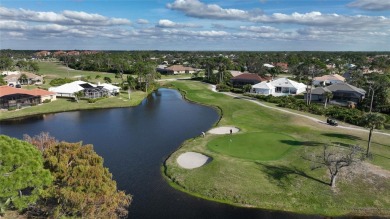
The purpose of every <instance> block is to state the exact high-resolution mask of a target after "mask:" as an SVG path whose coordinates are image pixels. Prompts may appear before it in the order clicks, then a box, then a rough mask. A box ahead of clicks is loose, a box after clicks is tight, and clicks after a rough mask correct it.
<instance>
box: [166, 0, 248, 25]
mask: <svg viewBox="0 0 390 219" xmlns="http://www.w3.org/2000/svg"><path fill="white" fill-rule="evenodd" d="M167 7H168V8H169V9H172V10H178V11H182V12H184V13H185V14H186V15H188V16H191V17H197V18H210V19H227V20H244V19H247V18H249V16H250V13H249V12H248V11H244V10H239V9H224V8H221V7H220V6H218V5H216V4H204V3H202V2H200V1H199V0H175V2H173V3H168V4H167Z"/></svg>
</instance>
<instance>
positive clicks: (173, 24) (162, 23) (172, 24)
mask: <svg viewBox="0 0 390 219" xmlns="http://www.w3.org/2000/svg"><path fill="white" fill-rule="evenodd" d="M156 27H159V28H197V27H201V26H200V25H196V24H185V23H176V22H173V21H170V20H167V19H162V20H159V21H158V24H157V25H156Z"/></svg>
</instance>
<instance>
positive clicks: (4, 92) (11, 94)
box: [0, 85, 56, 109]
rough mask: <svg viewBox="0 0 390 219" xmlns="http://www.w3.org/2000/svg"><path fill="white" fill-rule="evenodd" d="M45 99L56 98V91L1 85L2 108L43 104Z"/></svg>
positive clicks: (0, 99)
mask: <svg viewBox="0 0 390 219" xmlns="http://www.w3.org/2000/svg"><path fill="white" fill-rule="evenodd" d="M45 100H50V101H54V100H56V93H55V92H50V91H47V90H43V89H38V88H35V89H32V90H27V89H23V88H14V87H11V86H6V85H4V86H0V108H1V109H9V108H12V107H15V108H17V109H20V108H22V107H26V106H34V105H37V104H41V103H42V102H43V101H45Z"/></svg>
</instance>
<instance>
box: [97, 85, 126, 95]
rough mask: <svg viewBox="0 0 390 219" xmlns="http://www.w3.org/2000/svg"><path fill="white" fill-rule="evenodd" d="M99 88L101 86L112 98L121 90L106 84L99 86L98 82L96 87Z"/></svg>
mask: <svg viewBox="0 0 390 219" xmlns="http://www.w3.org/2000/svg"><path fill="white" fill-rule="evenodd" d="M99 86H102V87H103V88H104V89H106V90H108V92H109V94H110V95H112V96H116V95H118V94H119V92H120V89H121V88H120V87H118V86H115V85H112V84H107V83H103V84H100V82H99V83H98V87H99Z"/></svg>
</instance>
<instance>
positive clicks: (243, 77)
mask: <svg viewBox="0 0 390 219" xmlns="http://www.w3.org/2000/svg"><path fill="white" fill-rule="evenodd" d="M267 80H270V78H269V77H262V76H260V75H258V74H254V73H243V74H240V75H238V76H236V77H232V78H231V79H230V82H231V83H232V85H233V87H242V86H244V85H246V84H250V85H254V84H257V83H260V82H262V81H267Z"/></svg>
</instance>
